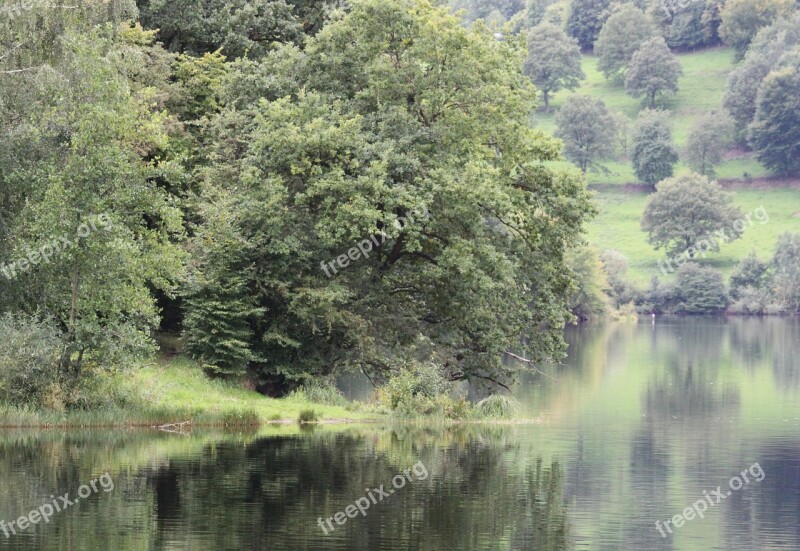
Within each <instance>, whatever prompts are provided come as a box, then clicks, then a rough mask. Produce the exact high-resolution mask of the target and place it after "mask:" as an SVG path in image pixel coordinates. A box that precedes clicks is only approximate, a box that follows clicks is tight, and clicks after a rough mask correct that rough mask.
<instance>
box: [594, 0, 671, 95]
mask: <svg viewBox="0 0 800 551" xmlns="http://www.w3.org/2000/svg"><path fill="white" fill-rule="evenodd" d="M655 34H656V29H655V27H654V26H653V23H652V22H651V21H650V19H649V18H648V17H647V16H646V15H645V14H644V13H643V12H642V10H640V9H638V8H636V7H635V6H633V5H632V4H623V5H621V6H620V7H618V8H617V9H616V11H614V12H613V13H612V14H611V16H610V17H609V18H608V20H607V21H606V22H605V24H604V25H603V29H602V30H601V31H600V35H599V36H598V37H597V43H596V44H595V48H594V51H595V53H596V54H597V56H598V58H599V63H598V65H597V67H598V68H599V69H600V70H601V71H602V72H603V75H605V77H606V78H607V79H614V80H621V79H622V77H623V75H624V72H625V69H626V68H627V67H628V64H629V63H630V61H631V58H632V57H633V54H634V53H635V52H636V51H637V50H638V49H639V48H641V47H642V45H643V44H644V43H645V42H647V41H648V40H650V39H651V38H653V37H654V36H655Z"/></svg>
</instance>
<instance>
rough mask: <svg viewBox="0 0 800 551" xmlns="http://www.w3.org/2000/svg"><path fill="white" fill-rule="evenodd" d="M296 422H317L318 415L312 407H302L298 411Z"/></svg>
mask: <svg viewBox="0 0 800 551" xmlns="http://www.w3.org/2000/svg"><path fill="white" fill-rule="evenodd" d="M297 422H298V423H300V424H301V425H303V424H307V423H318V422H319V415H318V414H317V412H316V411H314V410H313V409H304V410H301V411H300V415H298V417H297Z"/></svg>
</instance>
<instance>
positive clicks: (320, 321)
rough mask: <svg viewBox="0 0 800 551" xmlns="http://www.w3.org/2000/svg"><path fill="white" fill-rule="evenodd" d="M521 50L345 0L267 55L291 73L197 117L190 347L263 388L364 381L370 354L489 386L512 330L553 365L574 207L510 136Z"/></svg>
mask: <svg viewBox="0 0 800 551" xmlns="http://www.w3.org/2000/svg"><path fill="white" fill-rule="evenodd" d="M523 56H524V50H523V49H521V48H519V47H518V46H517V45H516V44H515V43H514V42H512V41H498V40H496V39H495V38H494V36H493V34H492V33H491V32H489V31H488V30H487V29H485V28H484V27H483V26H482V25H480V24H479V23H478V24H475V25H473V27H472V28H471V29H464V28H463V27H462V26H461V24H460V22H459V21H458V20H457V19H456V18H455V17H454V16H452V15H450V14H449V13H448V12H447V10H444V9H441V8H434V7H432V6H431V5H430V4H428V3H427V2H424V1H419V2H417V1H411V0H403V1H399V2H392V3H386V2H383V1H381V0H363V1H361V2H357V3H354V4H353V6H352V9H351V11H350V12H349V13H348V14H347V15H344V16H342V17H341V18H339V19H337V20H335V21H333V22H331V23H329V24H328V25H326V26H325V28H324V29H323V30H322V31H320V32H319V33H318V34H317V35H316V36H315V37H312V38H309V39H308V41H307V42H306V44H305V49H304V51H302V52H301V51H299V50H298V49H297V48H296V47H295V46H292V45H287V46H283V47H279V48H278V49H277V50H276V51H275V52H274V53H273V54H271V55H269V56H267V58H266V59H265V60H264V62H263V63H264V64H265V65H266V66H267V67H270V66H274V65H275V64H281V66H282V68H283V70H282V74H288V75H292V78H291V79H290V80H287V81H285V82H283V83H280V85H279V86H277V87H276V88H272V89H270V88H267V89H264V90H263V91H262V92H261V93H260V95H261V96H265V97H267V98H269V97H270V96H273V94H274V99H271V100H270V101H267V100H264V99H255V100H253V101H243V100H242V99H238V98H235V97H229V98H227V101H228V103H229V104H230V107H229V108H227V109H225V110H223V112H222V113H221V114H220V115H219V117H218V118H217V120H216V121H215V122H214V123H213V125H214V128H215V129H216V130H215V132H218V133H219V138H218V140H217V141H218V142H219V143H220V144H222V145H220V146H217V147H216V149H217V151H216V152H215V153H214V154H213V156H214V158H216V159H219V160H220V162H218V163H217V164H216V166H214V167H213V168H212V169H211V170H209V171H208V172H207V173H206V176H205V186H206V192H205V197H206V200H207V201H206V202H207V203H208V206H207V207H206V208H205V209H204V211H203V219H204V222H203V224H202V226H201V229H200V231H199V234H198V238H197V239H196V240H195V242H194V250H195V251H196V252H197V258H198V261H197V264H196V266H195V268H194V270H193V273H192V276H191V278H190V281H191V282H192V285H191V288H190V292H189V294H188V297H187V300H188V303H189V304H190V305H191V307H192V309H198V310H197V312H198V315H194V314H193V313H192V310H190V312H189V316H190V317H189V318H188V320H187V322H188V323H187V330H188V333H189V335H190V336H191V335H193V334H196V333H204V334H206V333H207V328H206V326H205V325H204V324H203V323H200V322H201V320H202V319H208V318H207V317H205V316H204V315H200V314H199V312H202V311H204V310H203V304H207V305H208V307H207V308H206V309H208V308H210V309H211V310H213V311H214V313H215V317H214V319H213V322H214V324H215V325H218V326H219V328H220V330H219V331H218V332H217V333H215V334H218V335H219V339H218V342H213V339H212V341H206V342H201V341H200V340H199V339H196V341H195V342H197V343H198V345H199V346H198V350H196V352H197V353H198V354H199V355H201V356H202V357H207V358H212V359H213V358H223V359H224V358H227V359H225V362H226V363H230V362H232V363H233V364H235V365H228V366H217V367H223V368H227V369H231V368H235V366H237V365H238V366H240V367H241V366H243V365H247V364H249V365H250V366H251V368H253V369H254V370H255V372H256V374H257V376H258V377H259V378H260V380H261V382H262V384H276V385H279V386H280V385H283V384H286V383H288V382H290V381H297V380H302V379H303V378H304V377H308V376H311V375H315V374H324V373H328V372H330V371H331V370H332V369H334V368H336V367H345V366H350V367H360V368H362V369H364V370H365V371H367V372H371V373H376V374H382V373H385V372H386V371H387V370H388V369H389V368H390V367H391V362H390V360H389V359H387V358H388V356H387V353H388V351H389V350H391V351H392V355H394V356H397V357H402V356H413V355H415V354H417V355H420V354H425V355H428V356H429V355H431V354H433V355H435V357H436V358H437V359H438V360H439V362H440V364H441V365H443V366H445V370H446V372H447V374H448V377H450V378H451V379H459V378H464V379H476V378H481V377H495V376H498V374H502V373H503V372H504V369H503V368H502V364H501V360H502V358H503V353H504V352H505V350H507V349H508V347H509V346H510V345H512V343H517V342H518V339H519V338H520V337H521V336H527V338H528V339H530V340H529V342H530V344H531V346H530V351H531V357H532V358H535V359H541V358H545V357H552V356H554V355H557V354H558V353H559V351H560V349H561V348H560V347H561V336H560V330H561V327H562V326H563V323H564V321H565V320H566V319H567V317H568V315H569V314H568V310H567V305H566V292H567V290H568V289H569V287H570V278H569V277H568V275H567V271H566V270H565V268H564V259H563V251H564V250H565V248H566V247H567V245H569V244H570V243H571V242H572V240H573V239H574V238H575V236H577V235H578V233H579V232H580V229H581V226H582V224H583V222H584V220H585V219H586V216H587V214H588V213H590V212H591V211H592V209H591V207H590V204H589V199H588V195H587V193H586V190H585V189H584V186H583V184H582V183H581V181H580V179H578V178H576V177H575V176H571V175H567V174H558V173H554V172H552V171H551V170H550V169H547V168H545V167H544V166H543V165H542V164H541V163H542V162H543V161H547V160H553V159H556V158H557V156H558V154H559V148H558V143H557V142H556V141H555V140H552V139H549V138H547V137H545V136H544V135H543V134H542V133H540V132H538V131H534V130H532V129H531V128H530V127H529V126H528V122H527V121H528V116H529V114H530V112H531V109H532V108H533V106H534V101H535V97H534V91H535V90H534V88H533V87H532V86H531V85H530V82H528V83H527V84H526V83H525V82H524V81H522V80H521V79H520V67H521V66H522V60H523ZM240 70H242V71H245V72H249V71H252V70H259V71H260V69H257V68H254V67H250V66H242V67H241V69H240ZM265 71H266V72H267V73H269V72H270V70H269V69H265ZM240 78H245V76H244V75H242V76H238V75H234V77H233V80H234V81H237V80H239V79H240ZM273 90H274V92H273ZM247 97H251V96H250V95H248V96H247ZM225 144H230V147H229V146H228V145H225ZM423 212H424V213H426V214H425V215H424V216H423V215H421V214H420V213H423ZM358 247H362V251H361V252H359V249H358ZM348 256H349V258H348ZM355 258H358V260H357V261H356V260H355ZM333 259H338V260H339V262H338V263H337V264H333V263H332V262H331V261H332V260H333ZM342 264H344V265H345V266H346V268H345V267H343V266H342ZM334 270H335V271H334ZM215 304H216V305H219V306H214V305H215ZM222 305H227V307H226V308H221V306H222ZM256 311H258V312H262V311H263V314H259V315H257V316H254V315H253V313H254V312H256ZM193 320H196V321H193ZM534 327H535V328H538V329H537V330H536V331H533V332H532V331H531V328H534ZM218 350H220V351H221V352H217V351H218Z"/></svg>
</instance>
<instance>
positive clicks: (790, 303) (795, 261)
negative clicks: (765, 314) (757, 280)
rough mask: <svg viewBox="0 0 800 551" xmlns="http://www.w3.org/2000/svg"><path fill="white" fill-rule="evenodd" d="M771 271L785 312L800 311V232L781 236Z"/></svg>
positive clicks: (774, 288) (776, 296)
mask: <svg viewBox="0 0 800 551" xmlns="http://www.w3.org/2000/svg"><path fill="white" fill-rule="evenodd" d="M770 271H771V272H772V277H773V282H772V285H773V293H774V297H775V299H776V302H777V303H778V304H780V306H781V308H783V311H785V312H788V313H791V314H797V313H800V233H786V234H783V235H781V236H780V238H779V239H778V244H777V245H776V246H775V255H774V256H773V257H772V261H771V262H770Z"/></svg>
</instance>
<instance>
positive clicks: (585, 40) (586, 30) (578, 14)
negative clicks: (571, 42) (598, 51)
mask: <svg viewBox="0 0 800 551" xmlns="http://www.w3.org/2000/svg"><path fill="white" fill-rule="evenodd" d="M610 5H611V0H572V3H571V7H570V11H569V17H568V18H567V33H569V35H570V36H571V37H573V38H575V39H577V40H578V45H579V46H580V47H581V49H582V50H591V49H592V48H594V43H595V42H596V41H597V37H598V36H599V35H600V29H602V28H603V23H605V21H606V19H607V18H608V7H609V6H610Z"/></svg>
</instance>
